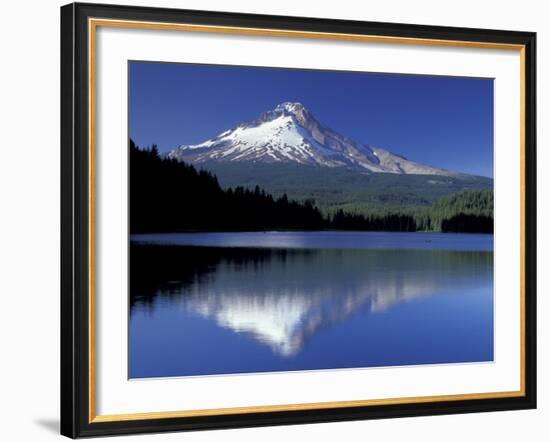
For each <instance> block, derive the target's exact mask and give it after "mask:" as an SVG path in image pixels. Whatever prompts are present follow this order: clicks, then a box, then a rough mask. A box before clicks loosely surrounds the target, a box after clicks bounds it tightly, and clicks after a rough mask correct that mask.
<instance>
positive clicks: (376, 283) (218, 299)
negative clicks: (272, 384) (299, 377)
mask: <svg viewBox="0 0 550 442" xmlns="http://www.w3.org/2000/svg"><path fill="white" fill-rule="evenodd" d="M130 239H131V243H130V303H129V304H130V319H129V341H130V342H129V377H130V378H146V377H165V376H196V375H214V374H237V373H256V372H276V371H293V370H319V369H336V368H362V367H381V366H399V365H417V364H439V363H465V362H486V361H492V360H493V338H494V336H493V236H492V235H481V234H479V235H478V234H440V233H393V232H325V231H323V232H239V233H183V234H146V235H132V236H131V238H130Z"/></svg>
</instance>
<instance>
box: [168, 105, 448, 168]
mask: <svg viewBox="0 0 550 442" xmlns="http://www.w3.org/2000/svg"><path fill="white" fill-rule="evenodd" d="M168 157H169V158H175V159H177V160H180V161H186V162H190V163H204V162H208V161H217V162H237V161H251V162H265V163H277V162H279V163H299V164H303V165H312V166H313V165H317V166H324V167H347V168H350V169H355V170H358V171H362V172H385V173H395V174H425V175H453V173H452V172H449V171H447V170H444V169H437V168H435V167H430V166H426V165H422V164H418V163H415V162H413V161H409V160H407V159H406V158H404V157H401V156H399V155H396V154H393V153H391V152H390V151H388V150H385V149H380V148H375V147H371V146H368V145H365V144H360V143H357V142H355V141H353V140H352V139H350V138H347V137H345V136H343V135H341V134H339V133H337V132H335V131H333V130H331V129H328V128H326V127H324V126H322V125H321V124H320V123H319V122H318V121H317V120H316V119H315V118H314V117H313V115H312V114H311V113H310V112H309V110H307V109H306V108H305V107H304V106H303V105H302V104H301V103H291V102H286V103H281V104H279V105H277V107H275V109H273V110H270V111H267V112H264V113H262V114H261V115H260V116H259V118H257V119H256V120H253V121H249V122H244V123H241V124H240V125H239V126H237V127H236V128H234V129H230V130H227V131H225V132H223V133H221V134H219V135H218V136H216V137H215V138H212V139H210V140H207V141H204V142H203V143H200V144H195V145H181V146H179V147H177V148H176V149H174V150H172V151H171V152H169V153H168Z"/></svg>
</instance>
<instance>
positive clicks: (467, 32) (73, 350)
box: [61, 3, 536, 438]
mask: <svg viewBox="0 0 550 442" xmlns="http://www.w3.org/2000/svg"><path fill="white" fill-rule="evenodd" d="M89 18H104V19H116V20H132V21H147V22H160V23H187V24H200V25H212V26H232V27H242V28H255V29H280V30H292V31H307V32H317V33H343V34H356V35H374V36H389V37H399V38H416V39H418V38H420V39H430V40H432V39H433V40H452V41H458V42H479V43H498V44H511V45H521V46H523V51H524V82H525V89H524V90H525V95H524V108H525V109H524V112H525V114H524V126H525V127H524V145H525V150H524V210H525V213H524V226H523V228H524V251H525V253H524V280H523V281H522V283H523V288H524V293H525V299H524V321H525V327H524V375H525V378H524V393H525V394H524V395H522V396H517V397H495V398H480V399H468V400H450V401H445V400H443V401H437V402H416V403H414V402H412V403H400V404H389V405H369V406H360V407H357V406H354V407H337V408H323V409H317V410H288V411H272V412H262V411H260V412H250V413H245V414H227V415H217V416H196V417H165V418H155V417H151V418H146V419H139V420H119V421H106V422H101V421H98V422H94V421H93V420H92V419H90V415H91V414H90V407H91V400H90V384H91V379H90V371H89V364H90V336H89V334H90V313H91V312H90V304H89V299H90V298H89V296H90V293H89V286H90V284H89V283H90V272H89V269H90V252H91V250H90V243H89V237H88V230H89V226H90V222H91V220H90V213H89V198H90V190H91V189H90V185H89V166H90V164H89V158H88V153H87V148H88V140H89V137H90V133H89V127H88V121H89V82H88V81H89V78H88V69H89V65H88V63H89V44H88V43H89V41H88V38H89V27H88V19H89ZM535 77H536V34H535V33H532V32H515V31H514V32H513V31H501V30H488V29H468V28H450V27H439V26H422V25H409V24H393V23H376V22H359V21H345V20H328V19H314V18H302V17H283V16H267V15H252V14H240V13H239V14H236V13H225V12H207V11H194V10H179V9H166V8H149V7H129V6H117V5H96V4H84V3H82V4H80V3H73V4H69V5H66V6H63V7H62V8H61V434H63V435H65V436H68V437H71V438H76V437H87V436H105V435H116V434H135V433H146V432H166V431H183V430H201V429H215V428H239V427H251V426H266V425H285V424H298V423H314V422H334V421H347V420H358V419H377V418H390V417H404V416H426V415H439V414H453V413H473V412H483V411H497V410H516V409H529V408H535V407H536V152H535V146H536V126H535V125H536V78H535Z"/></svg>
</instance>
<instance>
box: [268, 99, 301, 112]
mask: <svg viewBox="0 0 550 442" xmlns="http://www.w3.org/2000/svg"><path fill="white" fill-rule="evenodd" d="M274 110H275V111H283V112H288V113H291V114H295V113H298V112H303V111H304V110H306V108H305V107H304V105H303V104H302V103H299V102H292V101H285V102H284V103H280V104H278V105H277V106H276V107H275V109H274Z"/></svg>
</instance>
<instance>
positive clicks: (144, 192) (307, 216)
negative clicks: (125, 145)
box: [130, 141, 493, 233]
mask: <svg viewBox="0 0 550 442" xmlns="http://www.w3.org/2000/svg"><path fill="white" fill-rule="evenodd" d="M492 211H493V199H492V192H490V191H465V192H461V193H459V194H454V195H451V196H449V197H446V198H443V199H441V200H440V201H438V202H437V203H436V204H434V205H433V206H432V207H428V208H426V207H422V208H418V209H407V210H399V209H395V210H390V209H386V210H383V211H382V210H373V211H372V213H370V214H369V215H364V214H355V213H349V212H344V211H342V210H339V211H337V212H336V213H334V214H332V215H324V214H323V213H321V211H320V210H319V209H318V208H317V207H316V206H315V202H314V201H312V200H306V201H304V202H296V201H292V200H289V198H288V197H287V196H286V194H285V195H283V196H282V197H280V198H274V197H273V196H272V195H270V194H268V193H266V192H265V191H264V190H263V189H260V188H259V187H258V186H256V187H255V188H254V190H251V189H247V188H244V187H242V186H238V187H235V188H231V189H225V190H224V189H222V188H221V186H220V184H219V183H218V180H217V178H216V176H215V175H214V174H212V173H210V172H208V171H205V170H197V169H195V167H193V166H192V165H188V164H185V163H182V162H178V161H177V160H172V159H167V158H162V157H161V156H160V155H159V153H158V151H157V149H156V147H155V146H153V148H152V149H140V148H138V147H137V146H136V145H135V144H134V142H133V141H130V231H131V232H132V233H138V232H178V231H215V230H218V231H220V230H222V231H245V230H276V229H285V230H291V229H294V230H320V229H336V230H377V231H402V232H414V231H418V230H432V231H444V232H492V231H493V217H492Z"/></svg>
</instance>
